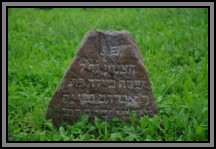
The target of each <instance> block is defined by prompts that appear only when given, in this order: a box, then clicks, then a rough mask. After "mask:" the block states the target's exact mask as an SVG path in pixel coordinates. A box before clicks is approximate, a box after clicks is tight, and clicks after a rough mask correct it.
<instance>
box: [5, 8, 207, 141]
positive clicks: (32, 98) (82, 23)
mask: <svg viewBox="0 0 216 149" xmlns="http://www.w3.org/2000/svg"><path fill="white" fill-rule="evenodd" d="M92 29H100V30H128V31H129V32H130V33H131V35H132V36H133V38H134V39H135V41H136V43H137V44H138V46H139V48H140V50H141V54H142V57H143V63H144V64H145V66H146V68H147V72H148V75H149V78H150V81H151V84H152V89H153V93H154V97H155V102H156V105H157V107H158V109H159V113H158V114H157V115H155V116H154V117H152V118H150V117H147V116H144V117H134V116H133V115H132V116H131V123H124V122H123V121H121V120H119V119H113V120H112V121H101V120H100V119H98V118H95V120H94V122H93V123H90V122H89V121H88V116H83V117H81V118H80V119H79V120H78V121H77V122H75V123H73V124H70V125H67V124H64V125H62V126H61V127H59V128H55V127H54V126H53V124H52V122H51V121H50V120H46V119H45V113H46V108H47V106H48V104H49V101H50V99H51V96H52V94H53V92H54V91H55V89H56V87H57V85H58V84H59V83H60V81H61V78H62V76H63V74H64V72H65V71H66V69H67V67H68V66H69V64H70V62H71V61H72V59H73V57H74V55H75V54H76V52H77V50H78V48H79V44H80V42H81V40H82V38H83V36H84V34H85V33H86V32H88V31H90V30H92ZM208 97H209V95H208V9H207V8H199V9H198V8H197V9H195V8H136V9H135V8H88V9H83V8H53V9H38V8H9V9H8V140H9V141H85V140H92V141H116V140H118V141H123V140H124V141H207V140H208V139H209V138H208Z"/></svg>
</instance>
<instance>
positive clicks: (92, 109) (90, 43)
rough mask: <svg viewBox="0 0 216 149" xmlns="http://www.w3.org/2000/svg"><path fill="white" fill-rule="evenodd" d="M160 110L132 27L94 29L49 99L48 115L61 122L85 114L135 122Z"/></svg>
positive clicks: (86, 36)
mask: <svg viewBox="0 0 216 149" xmlns="http://www.w3.org/2000/svg"><path fill="white" fill-rule="evenodd" d="M129 109H130V110H131V111H134V112H135V113H136V114H137V116H143V115H146V114H147V115H150V116H153V115H154V114H156V113H157V111H158V110H157V108H156V105H155V103H154V97H153V93H152V89H151V85H150V81H149V78H148V75H147V72H146V70H145V67H144V64H143V60H142V58H141V56H140V52H139V48H138V46H137V45H136V43H135V42H134V40H133V39H132V37H131V36H130V34H129V33H128V32H127V31H97V30H94V31H91V32H89V33H87V34H86V35H85V38H84V39H83V41H82V43H81V46H80V49H79V51H78V53H77V54H76V56H75V57H74V59H73V61H72V63H71V64H70V66H69V68H68V70H67V71H66V73H65V75H64V77H63V79H62V81H61V83H60V85H59V86H58V88H57V89H56V91H55V93H54V94H53V96H52V99H51V101H50V103H49V106H48V110H47V114H46V118H47V119H52V120H53V122H54V124H55V125H56V126H59V125H61V123H62V122H63V121H65V122H73V121H74V120H76V119H77V118H79V117H80V116H81V115H83V114H88V115H90V117H91V118H92V117H94V116H98V117H100V118H101V119H108V120H109V119H112V118H113V117H119V118H121V119H123V120H125V121H129V116H128V110H129Z"/></svg>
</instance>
